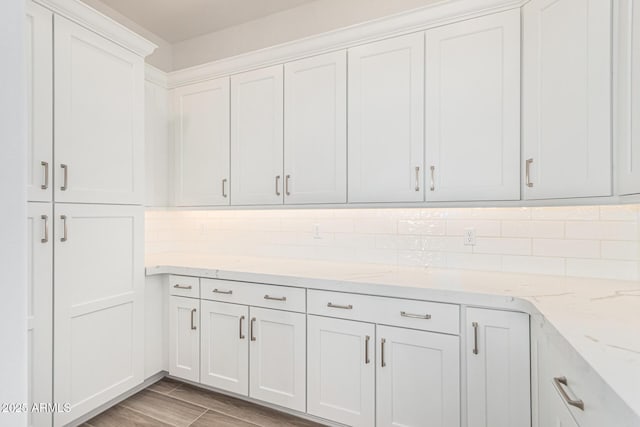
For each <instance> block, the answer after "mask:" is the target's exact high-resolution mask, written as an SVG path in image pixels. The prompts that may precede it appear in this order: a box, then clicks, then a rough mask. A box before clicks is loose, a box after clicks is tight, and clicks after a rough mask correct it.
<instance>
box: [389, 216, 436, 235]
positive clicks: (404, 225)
mask: <svg viewBox="0 0 640 427" xmlns="http://www.w3.org/2000/svg"><path fill="white" fill-rule="evenodd" d="M446 225H447V223H446V222H445V221H442V220H425V219H401V220H400V221H398V233H399V234H422V235H425V236H444V235H445V234H446V231H447V227H446Z"/></svg>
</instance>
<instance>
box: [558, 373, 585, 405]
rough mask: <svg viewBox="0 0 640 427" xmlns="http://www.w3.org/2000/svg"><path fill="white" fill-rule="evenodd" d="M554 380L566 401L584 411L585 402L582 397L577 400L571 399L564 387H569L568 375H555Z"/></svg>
mask: <svg viewBox="0 0 640 427" xmlns="http://www.w3.org/2000/svg"><path fill="white" fill-rule="evenodd" d="M553 382H554V384H555V386H556V388H557V389H558V391H559V392H560V395H561V396H562V398H563V399H564V401H565V402H567V403H568V404H569V405H571V406H575V407H576V408H578V409H580V410H582V411H584V402H583V401H582V399H577V400H574V399H571V398H570V397H569V395H568V394H567V392H566V390H565V389H564V387H568V385H567V377H554V378H553ZM563 386H564V387H563Z"/></svg>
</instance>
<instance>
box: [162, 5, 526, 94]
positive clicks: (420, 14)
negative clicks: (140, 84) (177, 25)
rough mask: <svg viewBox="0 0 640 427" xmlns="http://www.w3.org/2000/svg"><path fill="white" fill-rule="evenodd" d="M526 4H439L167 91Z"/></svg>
mask: <svg viewBox="0 0 640 427" xmlns="http://www.w3.org/2000/svg"><path fill="white" fill-rule="evenodd" d="M527 1H529V0H443V1H440V2H438V3H434V4H432V5H429V6H425V7H422V8H419V9H414V10H410V11H407V12H402V13H399V14H395V15H391V16H388V17H383V18H379V19H376V20H372V21H368V22H365V23H362V24H356V25H352V26H349V27H346V28H341V29H337V30H333V31H330V32H326V33H322V34H318V35H314V36H310V37H306V38H303V39H300V40H295V41H292V42H287V43H283V44H280V45H276V46H271V47H268V48H264V49H260V50H256V51H253V52H249V53H245V54H241V55H237V56H233V57H230V58H225V59H221V60H218V61H213V62H209V63H206V64H202V65H197V66H194V67H189V68H185V69H182V70H177V71H173V72H171V73H169V74H168V77H169V81H168V87H169V88H176V87H179V86H184V85H188V84H191V83H197V82H201V81H204V80H210V79H214V78H217V77H222V76H227V75H230V74H235V73H240V72H243V71H248V70H251V69H254V68H260V67H267V66H270V65H277V64H282V63H284V62H289V61H293V60H296V59H300V58H303V57H307V56H312V55H319V54H322V53H327V52H330V51H335V50H340V49H346V48H349V47H353V46H357V45H360V44H364V43H370V42H373V41H376V40H381V39H385V38H389V37H395V36H400V35H403V34H409V33H414V32H418V31H424V30H427V29H429V28H433V27H438V26H441V25H446V24H450V23H453V22H457V21H462V20H466V19H471V18H476V17H479V16H483V15H489V14H492V13H498V12H503V11H506V10H510V9H514V8H519V7H521V6H522V5H523V4H525V3H527Z"/></svg>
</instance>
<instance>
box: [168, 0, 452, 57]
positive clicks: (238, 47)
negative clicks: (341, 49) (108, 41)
mask: <svg viewBox="0 0 640 427" xmlns="http://www.w3.org/2000/svg"><path fill="white" fill-rule="evenodd" d="M438 1H440V0H316V1H313V2H310V3H306V4H303V5H302V6H298V7H296V8H293V9H288V10H285V11H282V12H278V13H274V14H272V15H269V16H266V17H264V18H261V19H257V20H254V21H251V22H247V23H244V24H241V25H237V26H234V27H230V28H227V29H224V30H221V31H217V32H214V33H210V34H205V35H203V36H199V37H195V38H193V39H189V40H185V41H183V42H180V43H176V44H174V45H173V69H174V70H180V69H182V68H187V67H191V66H194V65H199V64H204V63H207V62H210V61H215V60H218V59H222V58H226V57H230V56H234V55H238V54H241V53H245V52H250V51H253V50H257V49H262V48H266V47H269V46H273V45H276V44H281V43H285V42H288V41H292V40H296V39H300V38H303V37H308V36H311V35H314V34H320V33H323V32H327V31H331V30H335V29H337V28H342V27H347V26H350V25H354V24H358V23H362V22H366V21H370V20H373V19H376V18H381V17H383V16H387V15H392V14H395V13H400V12H403V11H407V10H410V9H415V8H418V7H422V6H425V5H428V4H431V3H436V2H438Z"/></svg>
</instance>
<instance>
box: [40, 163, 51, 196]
mask: <svg viewBox="0 0 640 427" xmlns="http://www.w3.org/2000/svg"><path fill="white" fill-rule="evenodd" d="M40 166H42V167H43V168H44V172H43V173H44V184H42V185H41V186H40V189H41V190H46V189H47V188H49V162H40Z"/></svg>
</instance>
